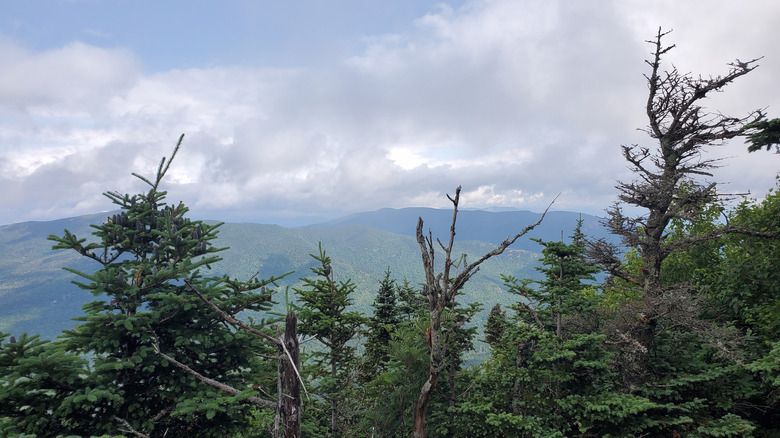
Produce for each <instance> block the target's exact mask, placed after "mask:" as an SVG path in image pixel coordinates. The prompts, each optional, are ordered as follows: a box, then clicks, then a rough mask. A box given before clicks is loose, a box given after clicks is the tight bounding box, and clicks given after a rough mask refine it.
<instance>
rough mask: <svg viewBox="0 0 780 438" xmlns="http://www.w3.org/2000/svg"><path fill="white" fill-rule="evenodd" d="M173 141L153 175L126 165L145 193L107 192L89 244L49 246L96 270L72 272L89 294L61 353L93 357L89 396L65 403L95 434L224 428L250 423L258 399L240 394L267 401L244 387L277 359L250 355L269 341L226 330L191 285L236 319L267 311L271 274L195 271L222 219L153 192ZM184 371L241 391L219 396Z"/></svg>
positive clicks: (211, 250)
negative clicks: (114, 209) (87, 411)
mask: <svg viewBox="0 0 780 438" xmlns="http://www.w3.org/2000/svg"><path fill="white" fill-rule="evenodd" d="M182 139H183V136H182V138H180V139H179V142H178V144H177V145H176V148H175V149H174V151H173V154H172V155H171V158H170V159H168V160H166V159H165V158H163V159H162V161H161V162H160V166H159V168H158V170H157V174H156V177H155V178H154V179H152V180H150V179H147V178H145V177H142V176H140V175H137V174H134V175H135V176H136V177H138V178H139V179H140V180H141V181H143V182H144V183H146V184H147V185H148V186H149V190H148V191H147V192H145V193H140V194H137V195H132V196H131V195H127V194H120V193H116V192H107V193H105V196H107V197H108V198H109V199H110V200H111V201H112V202H113V203H114V204H116V205H117V206H118V207H119V208H120V211H119V212H118V213H116V214H113V215H111V216H110V217H108V219H107V220H106V221H105V222H104V223H103V224H101V225H97V226H95V227H94V228H95V231H94V233H93V238H92V239H91V240H90V241H87V239H84V238H78V237H77V236H75V235H73V234H72V233H70V232H69V231H68V230H65V234H64V236H62V237H58V236H54V235H52V236H50V239H51V240H53V241H55V242H56V244H55V245H54V248H55V249H71V250H74V251H76V252H78V253H79V254H81V255H82V256H84V257H86V258H89V259H91V260H93V261H94V262H95V263H96V265H97V267H98V269H97V270H96V271H95V272H94V273H87V272H79V271H76V270H73V269H69V270H70V271H71V272H73V273H75V274H77V275H78V276H80V277H82V278H83V279H84V281H82V282H75V283H76V284H77V285H79V286H80V287H81V288H82V289H84V290H87V291H89V292H90V293H92V294H93V295H95V297H97V298H98V299H97V300H96V301H93V302H91V303H88V304H86V305H85V306H84V310H85V312H86V315H85V316H82V317H79V318H77V320H78V321H80V322H81V323H80V324H79V325H77V326H76V328H75V329H73V330H71V331H68V332H66V333H65V334H64V342H65V344H66V346H67V348H68V350H69V351H73V352H75V353H78V354H84V355H88V356H89V357H90V358H91V362H92V372H91V373H89V375H88V376H87V378H86V382H85V385H86V387H87V388H88V390H89V391H90V394H92V395H91V396H89V397H88V398H87V399H85V400H84V399H80V398H79V397H78V396H74V397H72V398H70V399H69V400H68V401H69V402H71V403H74V404H78V403H81V404H84V403H89V404H90V406H91V407H92V412H93V415H94V425H93V426H94V431H93V432H94V433H107V434H117V433H120V432H121V433H131V434H136V435H137V434H143V435H148V436H166V435H167V436H193V435H198V436H224V435H225V434H230V433H233V432H236V431H240V430H245V429H246V428H247V427H248V425H249V424H250V422H249V420H250V414H251V412H252V410H254V409H255V408H254V407H253V405H252V404H250V403H246V401H248V400H255V401H258V400H259V401H260V403H259V404H260V405H261V406H262V407H265V408H268V409H274V408H275V406H276V403H275V402H273V401H264V400H260V399H259V398H257V397H256V394H257V392H256V390H254V389H252V386H251V385H252V383H253V382H260V381H262V379H261V378H260V377H261V376H260V374H259V373H261V372H262V371H263V370H266V371H268V372H273V373H275V372H276V364H275V363H273V362H267V361H264V360H262V359H260V357H261V356H259V354H260V353H265V354H273V353H275V351H274V350H273V348H272V347H270V346H269V345H267V344H266V343H263V342H261V340H260V338H258V337H256V336H254V335H251V334H249V333H247V332H244V331H236V330H234V329H232V328H231V327H230V326H229V325H227V324H226V323H225V321H224V319H223V318H222V317H220V316H219V315H218V314H216V313H215V312H214V311H213V309H211V308H209V307H208V306H206V305H204V303H203V302H202V300H201V298H200V297H199V296H198V295H197V294H196V293H195V292H194V290H197V291H199V293H200V294H201V295H202V296H203V297H205V298H206V299H208V300H210V301H211V302H212V303H214V304H215V305H217V306H218V307H219V308H220V309H222V310H223V311H224V312H225V313H226V314H228V315H231V316H233V317H235V316H236V315H237V314H239V313H240V312H243V311H250V312H262V311H266V310H268V309H269V308H270V305H271V304H272V303H271V291H270V290H267V289H266V287H265V286H267V285H268V284H270V282H271V281H273V280H275V279H270V280H263V281H261V280H259V279H257V278H252V279H250V280H248V281H238V280H234V279H230V278H227V277H206V276H204V275H203V273H202V271H203V270H207V269H209V268H210V267H211V265H213V264H215V263H217V262H219V260H220V257H219V256H218V255H217V253H218V252H219V251H222V250H223V249H224V248H223V249H218V248H215V247H214V246H213V245H212V242H213V240H214V239H216V237H217V229H218V228H219V225H221V224H215V225H212V224H208V223H205V222H202V221H195V220H191V219H189V218H187V216H186V215H187V212H188V209H187V207H186V206H185V205H184V204H183V203H179V204H176V205H169V204H167V203H166V202H165V197H166V192H165V191H162V190H161V189H160V183H161V182H162V180H163V177H164V176H165V174H166V172H167V171H168V169H169V167H170V164H171V161H172V160H173V158H174V157H175V156H176V153H177V152H178V150H179V147H180V145H181V142H182ZM261 323H262V321H261ZM256 327H258V328H259V327H260V326H256ZM172 361H175V362H172ZM174 365H176V366H174ZM180 365H183V366H184V367H182V366H180ZM187 369H189V370H197V372H198V373H200V374H199V376H200V377H202V378H203V379H211V380H212V381H218V382H222V383H223V384H225V385H228V386H230V387H232V388H239V390H238V391H237V393H234V394H229V393H225V392H223V391H221V390H219V389H218V388H216V387H214V386H211V385H206V384H204V383H203V382H202V381H201V380H203V379H201V380H199V379H197V378H194V377H193V374H191V373H190V372H188V371H187ZM274 375H275V374H274ZM269 380H270V379H269ZM267 389H269V391H270V388H267ZM253 397H254V398H253ZM256 404H257V403H256ZM256 404H255V405H256Z"/></svg>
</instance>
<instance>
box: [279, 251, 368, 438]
mask: <svg viewBox="0 0 780 438" xmlns="http://www.w3.org/2000/svg"><path fill="white" fill-rule="evenodd" d="M310 255H311V257H312V258H314V260H316V261H317V263H318V265H317V266H315V267H312V268H311V271H312V272H313V273H314V274H315V275H316V277H314V278H302V279H301V281H303V285H302V286H301V287H300V288H296V289H295V292H296V294H297V298H298V303H297V304H294V305H293V308H294V309H295V312H296V313H297V314H298V318H299V320H298V321H299V322H298V332H299V333H300V334H302V335H304V336H312V337H313V338H314V339H316V340H317V341H319V342H320V343H321V344H322V345H323V346H324V347H325V348H324V350H323V351H315V352H313V356H314V358H315V362H316V363H317V364H320V365H325V366H326V367H327V370H326V371H325V374H324V375H323V377H322V379H321V381H320V382H319V386H318V390H319V393H320V395H321V396H322V397H323V398H324V399H325V400H326V401H327V402H328V403H329V405H330V433H331V434H332V435H333V436H341V435H343V434H344V431H345V429H346V427H347V426H348V425H347V420H348V418H349V416H350V412H349V409H348V407H347V406H345V403H346V402H347V400H348V395H349V394H350V392H349V390H350V388H351V386H352V384H353V383H354V382H355V380H356V378H357V367H356V362H357V357H356V355H355V345H354V343H352V342H351V341H352V340H353V339H354V338H355V337H356V336H357V335H358V334H359V332H360V331H361V329H362V327H363V325H364V324H365V323H366V318H365V317H364V316H363V315H361V314H360V313H359V312H356V311H348V310H347V309H348V308H349V306H351V305H352V296H351V295H352V294H353V292H354V291H355V284H354V283H353V282H352V280H351V279H347V280H342V281H339V282H336V280H335V275H334V272H333V267H332V264H331V259H330V257H328V256H327V254H326V253H325V251H324V250H323V249H322V243H320V245H319V254H310Z"/></svg>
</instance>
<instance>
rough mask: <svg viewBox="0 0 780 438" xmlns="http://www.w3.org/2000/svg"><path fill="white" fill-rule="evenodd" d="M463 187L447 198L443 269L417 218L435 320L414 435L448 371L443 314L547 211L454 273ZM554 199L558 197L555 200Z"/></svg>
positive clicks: (420, 430) (422, 429) (421, 434)
mask: <svg viewBox="0 0 780 438" xmlns="http://www.w3.org/2000/svg"><path fill="white" fill-rule="evenodd" d="M460 190H461V187H458V188H457V189H456V190H455V197H454V198H453V197H450V196H449V195H447V198H448V199H449V200H450V202H452V207H453V208H452V210H453V211H452V224H451V225H450V236H449V241H448V244H447V245H446V246H445V245H444V244H443V243H442V242H441V241H440V240H438V239H437V240H436V241H437V243H438V245H439V247H441V249H442V250H443V251H444V269H443V271H442V272H439V273H436V270H435V268H434V258H435V246H434V244H433V237H432V236H431V233H430V231H429V232H428V236H425V234H424V233H423V220H422V218H419V219H418V221H417V233H416V235H417V243H418V244H419V245H420V252H421V254H422V263H423V269H424V270H425V286H424V287H423V294H424V295H425V296H426V298H427V299H428V308H429V310H430V323H431V327H430V328H431V336H430V345H429V348H430V366H429V370H428V380H426V382H425V383H424V384H423V386H422V388H421V389H420V395H419V397H418V399H417V404H416V405H415V408H414V430H413V432H414V437H415V438H423V437H425V423H426V409H427V406H428V401H429V400H430V396H431V393H432V392H433V390H434V388H436V384H437V383H438V381H439V378H440V377H441V374H442V372H444V370H445V367H446V363H445V360H444V358H445V355H446V344H447V339H446V336H443V334H442V330H441V316H442V313H443V312H444V309H446V308H447V307H448V306H450V307H454V304H455V301H454V300H455V295H456V294H457V292H458V291H459V290H461V289H462V288H463V286H464V285H465V284H466V282H467V281H468V280H469V279H470V278H471V276H472V275H474V274H476V273H477V271H479V265H481V264H482V263H483V262H484V261H486V260H487V259H489V258H491V257H493V256H495V255H499V254H501V253H503V252H504V250H505V249H506V248H507V247H509V245H511V244H513V243H514V242H515V240H517V239H518V238H519V237H520V236H523V235H524V234H526V233H527V232H529V231H531V230H532V229H534V228H535V227H536V226H537V225H539V224H540V223H541V222H542V219H544V216H545V214H547V210H549V208H550V207H547V209H546V210H545V211H544V213H542V215H541V217H540V218H539V220H538V221H537V222H536V223H535V224H533V225H529V226H527V227H525V228H524V229H523V231H521V232H520V233H518V234H516V235H515V236H514V237H507V238H506V240H504V241H503V242H502V243H501V244H500V245H499V246H498V247H496V248H495V249H493V250H492V251H490V252H488V253H486V254H485V255H483V256H482V257H480V258H479V259H478V260H477V261H476V262H474V263H471V264H465V263H464V264H465V266H463V268H462V270H460V271H459V272H453V271H456V270H457V267H456V266H455V265H456V263H457V260H453V259H452V246H453V243H454V241H455V223H456V221H457V219H458V203H459V202H460ZM553 202H554V200H553ZM550 205H552V204H550Z"/></svg>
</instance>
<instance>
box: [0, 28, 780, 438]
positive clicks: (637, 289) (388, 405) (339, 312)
mask: <svg viewBox="0 0 780 438" xmlns="http://www.w3.org/2000/svg"><path fill="white" fill-rule="evenodd" d="M665 38H666V34H665V33H663V32H662V31H661V30H660V29H659V31H658V34H657V35H656V36H655V38H654V39H653V40H652V41H650V43H651V44H652V48H653V52H652V53H653V55H652V57H651V59H649V60H648V61H647V65H648V66H649V71H648V72H647V74H646V76H645V77H646V79H647V85H648V99H647V107H646V112H647V117H648V125H647V127H646V132H647V133H648V136H649V137H650V139H649V140H648V143H649V144H651V146H640V145H630V146H623V147H622V154H623V157H624V158H625V159H626V161H627V162H628V165H629V166H630V168H631V169H632V170H633V171H634V176H633V179H631V180H628V181H618V182H617V185H616V189H617V192H618V193H617V195H618V196H617V202H616V203H615V204H614V205H612V206H611V207H609V208H608V210H607V217H606V218H605V221H604V223H605V224H606V226H607V227H608V229H609V231H610V232H611V234H612V237H611V238H606V237H604V236H600V235H592V234H589V231H590V230H591V228H590V227H588V226H586V223H585V222H584V221H581V220H579V221H575V223H574V224H573V228H572V229H571V231H570V232H568V233H567V235H565V236H564V238H563V239H561V238H560V236H559V235H553V236H550V235H549V234H546V235H543V236H542V238H541V239H537V240H535V241H532V242H534V243H535V244H536V245H538V246H539V248H540V253H541V254H540V255H539V257H540V259H541V260H540V263H539V264H538V265H537V266H538V268H539V269H538V270H536V271H535V273H534V275H531V273H530V272H529V271H528V270H524V269H523V268H525V267H527V266H529V265H528V264H525V263H530V262H527V261H528V258H527V256H528V254H527V253H524V252H522V250H518V249H516V248H517V247H516V246H514V245H515V244H516V243H519V242H521V241H526V240H527V239H529V238H533V237H534V234H533V233H534V232H535V231H536V230H537V229H538V228H539V227H541V226H542V225H541V224H543V223H544V222H545V221H547V220H548V219H550V218H551V217H552V214H551V212H549V211H546V212H544V213H543V214H540V215H534V216H533V217H529V219H528V221H527V222H525V223H522V224H516V228H515V229H514V230H513V231H512V232H511V233H510V234H509V235H507V236H503V237H497V236H495V235H492V233H490V232H489V231H488V230H471V231H466V230H464V231H463V232H461V229H462V228H463V227H467V225H466V224H464V222H466V223H467V222H468V221H466V220H464V221H461V219H465V218H466V217H467V215H466V212H465V211H463V210H462V209H463V207H465V206H464V205H462V203H461V202H462V200H461V198H460V193H461V187H457V188H453V191H452V192H451V193H449V194H448V195H447V198H448V200H449V202H450V204H451V207H452V209H451V210H450V211H449V212H448V214H447V216H448V218H449V219H448V222H446V225H445V226H441V225H438V226H436V227H433V226H429V222H428V220H429V219H428V218H426V217H419V218H416V220H415V223H416V227H415V228H414V229H413V232H409V231H404V233H410V235H406V236H404V235H401V234H396V233H389V232H369V228H367V227H365V225H360V226H355V225H354V224H349V222H351V221H353V222H355V223H359V220H358V218H348V219H345V220H344V221H341V224H325V225H322V226H320V227H309V228H304V229H286V230H281V229H279V227H273V226H262V225H242V226H238V225H236V226H231V225H220V224H216V223H212V222H205V221H201V220H197V219H193V218H191V217H190V215H189V210H188V208H187V206H186V204H184V203H177V204H173V203H169V201H168V200H167V199H166V192H165V190H164V186H165V178H166V174H167V173H168V171H169V168H170V166H171V164H172V162H173V161H174V158H176V156H177V154H184V153H186V147H185V148H183V149H181V150H180V146H181V144H182V141H183V136H182V137H181V138H180V139H179V143H178V144H177V145H176V147H175V149H174V150H173V153H172V154H171V155H170V156H169V157H167V158H163V159H162V160H161V162H160V165H159V168H158V170H157V172H156V174H155V175H153V176H150V177H144V176H138V175H136V176H138V178H140V179H141V180H142V181H143V182H144V183H146V184H147V185H148V188H147V191H145V192H142V193H135V194H125V193H118V192H112V191H109V192H106V193H105V195H106V196H107V197H108V198H109V199H110V200H111V201H112V202H114V204H115V205H116V207H117V209H118V210H117V212H115V213H112V214H111V215H110V216H109V217H108V218H107V219H106V220H104V221H102V222H100V223H99V224H98V225H96V226H95V227H94V228H93V229H92V230H91V231H92V233H91V235H88V234H82V233H76V232H74V231H73V230H70V229H68V224H66V223H62V224H59V225H63V226H64V230H60V231H58V232H55V233H53V234H52V235H50V236H49V244H50V245H53V247H54V249H56V250H64V251H65V252H59V253H56V254H59V255H58V256H57V257H61V258H60V259H57V260H56V262H57V263H59V262H60V261H63V262H64V263H65V266H66V268H67V273H68V274H67V275H66V277H69V278H70V279H72V280H75V281H76V282H78V285H79V287H80V288H81V289H82V291H81V292H82V293H89V294H92V295H93V296H94V298H95V301H92V302H89V303H87V304H85V305H84V306H83V311H82V314H81V316H79V317H78V318H77V321H78V325H76V326H75V327H74V328H72V329H68V330H65V331H64V332H63V333H62V335H61V336H60V337H59V338H58V339H57V340H54V341H47V340H41V339H40V338H39V337H38V336H37V335H35V334H30V333H23V334H13V335H12V334H9V333H0V347H1V348H0V433H2V434H3V435H4V436H136V437H170V436H204V437H210V436H219V437H248V436H274V437H278V436H292V437H300V436H333V437H337V436H338V437H341V436H366V437H369V436H382V437H399V436H400V437H406V436H414V437H416V438H421V437H426V436H431V437H503V436H507V437H565V436H579V437H640V436H647V437H656V436H671V437H676V436H686V437H689V436H691V437H724V436H729V437H737V436H739V437H743V436H757V437H772V436H778V435H780V428H779V427H780V426H779V425H780V338H779V335H778V333H779V330H778V329H780V290H778V288H779V287H780V271H778V270H777V269H776V262H777V260H778V259H779V258H780V221H779V220H778V219H779V218H780V193H778V191H777V190H771V191H770V192H769V194H768V195H767V196H766V197H765V198H764V199H759V200H751V199H744V200H743V201H742V202H741V203H738V204H737V205H734V204H728V203H726V202H725V200H726V197H725V196H724V195H723V194H722V193H721V192H720V191H719V188H718V185H717V184H715V183H711V182H709V181H707V180H706V179H702V178H701V177H702V176H706V175H709V171H710V170H711V169H712V168H713V167H715V166H716V165H719V164H722V163H718V162H715V161H713V160H709V159H707V156H706V154H705V152H706V151H707V150H708V149H709V148H710V147H712V146H716V145H720V144H721V143H723V142H725V141H727V140H730V139H735V138H742V139H744V140H746V141H747V142H748V145H749V150H750V151H753V153H765V152H762V150H763V149H767V150H771V149H772V148H777V147H778V145H780V136H779V135H778V132H777V126H778V123H777V120H776V119H775V120H767V119H766V117H765V115H764V114H763V112H762V111H756V112H753V113H750V114H748V115H746V116H743V117H733V116H727V115H724V114H722V113H720V112H718V111H717V110H705V108H704V103H705V99H706V98H707V97H708V96H709V95H711V94H712V93H716V92H719V91H722V90H723V89H724V88H725V87H726V86H727V85H729V84H730V83H732V82H733V81H735V80H737V79H740V78H741V77H742V76H745V75H747V74H748V73H750V72H751V71H752V70H753V69H754V68H755V61H749V62H741V61H737V62H735V63H733V64H730V68H729V70H728V72H727V73H726V74H724V75H723V76H714V77H713V76H698V75H697V76H692V75H690V74H684V73H680V72H679V71H677V70H676V69H675V68H674V67H673V66H666V65H664V63H663V62H662V59H663V57H664V55H665V54H666V53H667V52H668V51H670V50H672V49H673V47H674V46H670V45H666V44H665ZM775 150H777V149H775ZM745 153H748V152H747V151H746V152H745ZM550 201H551V204H553V205H554V200H553V199H550ZM406 213H408V211H401V212H399V214H401V215H403V214H406ZM422 213H423V214H427V213H431V215H432V216H434V215H436V214H439V213H441V212H431V211H423V212H422ZM472 218H473V219H474V220H475V222H473V223H472V224H470V226H475V227H478V228H479V227H480V225H479V224H481V223H483V222H481V221H482V218H483V217H482V216H480V215H476V216H473V217H472ZM363 220H373V219H367V218H363ZM33 226H35V225H33V224H28V225H25V226H23V227H20V228H19V229H18V230H16V235H15V237H14V236H13V235H12V236H11V237H9V238H8V240H7V243H8V244H11V243H13V241H14V239H16V240H17V241H19V242H22V243H24V241H25V239H28V236H30V235H31V233H32V231H31V230H30V229H29V227H33ZM25 227H28V228H27V229H25ZM324 229H328V230H329V233H330V234H328V235H329V236H330V237H329V238H328V239H325V238H321V237H320V236H323V235H322V234H317V233H321V232H322V231H323V230H324ZM309 233H312V234H309ZM9 234H10V233H9ZM222 236H224V238H225V239H226V240H224V241H223V240H220V239H222V238H223V237H222ZM464 236H485V237H480V238H481V239H485V240H484V241H464V240H461V239H462V238H463V237H464ZM550 237H552V238H550ZM222 242H235V243H239V242H241V243H242V244H238V245H234V248H233V249H224V248H222V247H221V244H222ZM264 248H266V249H265V250H264ZM274 248H276V249H278V248H285V251H283V252H281V251H278V250H276V251H274V250H272V249H274ZM513 250H514V251H515V252H514V253H513V252H512V251H513ZM16 251H17V252H16V253H15V254H16V255H17V257H24V256H25V253H24V251H23V250H19V249H17V250H16ZM410 253H415V256H406V255H405V254H410ZM464 253H468V255H467V256H465V255H464ZM65 254H69V255H67V256H66V255H65ZM507 256H508V257H507ZM82 260H83V261H86V262H88V263H89V264H90V266H93V267H94V269H88V268H85V267H84V266H85V265H84V264H82V263H84V262H82ZM358 260H360V261H366V260H368V261H369V263H368V264H369V265H371V266H374V268H373V269H374V271H360V270H358V269H357V268H356V266H358V265H359V263H358ZM500 260H504V262H499V261H500ZM36 263H37V264H36V265H32V266H31V268H35V267H36V266H37V267H43V268H46V267H48V266H50V264H51V263H53V262H52V260H48V261H46V260H39V259H36ZM502 263H503V264H502ZM385 265H387V266H385ZM254 266H257V267H254ZM521 266H522V267H521ZM292 270H296V272H295V274H290V271H292ZM225 272H230V273H232V275H225V274H224V273H225ZM399 273H403V276H396V275H398V274H399ZM407 273H408V274H407ZM59 275H62V274H59ZM478 275H481V276H483V277H484V278H486V280H482V281H483V282H482V283H481V282H480V280H479V278H480V277H478ZM414 276H416V277H415V280H413V281H409V282H406V281H403V277H407V278H409V277H414ZM290 277H292V278H294V280H293V281H294V282H293V283H292V287H291V288H289V289H288V288H286V287H284V286H283V285H284V282H285V281H289V280H290ZM363 277H365V278H363ZM530 277H533V278H530ZM58 278H59V277H58ZM298 279H300V280H298ZM57 281H60V280H59V279H57ZM366 284H370V286H365V285H366ZM499 284H501V286H500V287H499V286H498V285H499ZM488 285H490V286H488ZM491 291H492V292H493V294H491ZM369 298H370V304H369V305H368V306H366V305H365V304H364V303H365V302H366V301H367V299H369ZM273 300H277V301H279V302H280V304H279V305H277V307H274V305H273ZM358 303H361V304H358ZM480 311H482V312H489V316H488V317H487V318H486V319H485V323H484V326H483V327H481V328H482V329H483V334H479V335H478V328H480V327H477V326H476V325H475V324H474V321H475V319H476V315H477V314H479V312H480ZM478 340H483V341H484V342H485V343H487V344H488V345H489V346H490V351H489V356H488V357H486V360H485V361H484V362H482V363H479V364H468V363H467V360H466V359H467V355H468V354H469V352H471V351H473V350H474V346H475V343H476V342H477V341H478Z"/></svg>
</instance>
